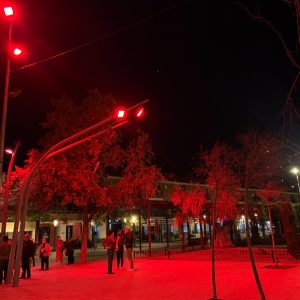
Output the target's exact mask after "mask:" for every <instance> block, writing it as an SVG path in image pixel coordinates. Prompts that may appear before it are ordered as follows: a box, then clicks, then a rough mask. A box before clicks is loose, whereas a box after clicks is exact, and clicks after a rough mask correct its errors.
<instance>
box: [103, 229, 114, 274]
mask: <svg viewBox="0 0 300 300" xmlns="http://www.w3.org/2000/svg"><path fill="white" fill-rule="evenodd" d="M103 247H104V249H107V259H108V264H107V274H114V273H113V271H112V264H113V259H114V253H115V238H114V232H113V230H111V229H108V230H107V232H106V238H105V239H104V241H103Z"/></svg>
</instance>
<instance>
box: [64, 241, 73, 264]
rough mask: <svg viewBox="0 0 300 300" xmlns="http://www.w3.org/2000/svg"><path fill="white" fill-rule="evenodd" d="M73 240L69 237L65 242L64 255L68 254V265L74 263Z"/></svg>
mask: <svg viewBox="0 0 300 300" xmlns="http://www.w3.org/2000/svg"><path fill="white" fill-rule="evenodd" d="M74 248H75V245H74V241H73V240H72V238H69V239H68V241H67V242H66V250H65V251H66V256H68V265H71V264H74V261H75V259H74Z"/></svg>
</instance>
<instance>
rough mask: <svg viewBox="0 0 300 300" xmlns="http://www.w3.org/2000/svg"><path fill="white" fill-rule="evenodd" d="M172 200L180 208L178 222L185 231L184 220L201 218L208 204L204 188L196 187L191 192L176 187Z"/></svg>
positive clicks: (171, 195)
mask: <svg viewBox="0 0 300 300" xmlns="http://www.w3.org/2000/svg"><path fill="white" fill-rule="evenodd" d="M170 199H171V201H172V202H173V204H174V205H175V206H176V207H178V208H179V212H178V213H177V217H176V220H177V222H178V225H179V226H181V228H182V229H183V227H182V226H183V223H184V220H188V218H189V217H194V218H199V223H200V215H201V212H202V211H203V207H204V205H205V203H206V193H205V190H203V187H201V186H200V185H196V186H195V187H194V188H192V189H189V190H185V191H184V190H183V189H182V188H181V187H180V186H175V188H174V190H173V191H172V192H171V193H170ZM182 246H183V247H184V232H183V230H182Z"/></svg>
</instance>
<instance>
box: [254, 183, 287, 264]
mask: <svg viewBox="0 0 300 300" xmlns="http://www.w3.org/2000/svg"><path fill="white" fill-rule="evenodd" d="M282 192H283V189H282V188H281V187H280V186H279V185H278V184H277V183H276V182H268V183H267V184H266V185H265V186H264V187H263V188H261V189H259V190H258V191H257V192H256V194H257V195H258V196H259V197H260V198H261V199H262V201H263V202H264V204H265V205H266V207H267V210H268V216H269V220H270V233H271V238H272V250H273V261H274V263H275V264H276V267H277V266H278V263H279V261H278V258H277V256H276V246H275V237H274V231H273V222H272V214H271V207H272V206H274V205H276V203H277V202H278V201H279V200H280V195H281V193H282Z"/></svg>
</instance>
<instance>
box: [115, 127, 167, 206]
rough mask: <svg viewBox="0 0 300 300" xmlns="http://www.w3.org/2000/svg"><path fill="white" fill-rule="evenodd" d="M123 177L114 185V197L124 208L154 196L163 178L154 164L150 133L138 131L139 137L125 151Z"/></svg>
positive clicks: (139, 204) (141, 202)
mask: <svg viewBox="0 0 300 300" xmlns="http://www.w3.org/2000/svg"><path fill="white" fill-rule="evenodd" d="M124 153H125V154H124V165H123V170H122V178H121V179H120V180H119V181H118V182H117V184H116V185H115V186H114V187H112V192H113V193H114V195H115V196H114V198H115V199H117V200H118V204H119V205H120V206H121V207H123V208H128V209H132V208H133V207H136V206H137V207H140V206H142V205H144V204H145V203H146V201H148V199H149V198H150V197H153V196H154V195H155V194H156V193H157V191H158V189H157V183H158V181H159V180H162V179H163V176H162V174H161V172H160V170H159V169H158V168H157V167H156V166H155V165H154V164H153V159H154V154H153V152H152V148H151V143H150V139H149V136H148V134H146V133H144V132H142V131H141V130H138V131H137V137H136V138H135V139H134V140H133V141H131V142H130V144H129V146H128V147H127V148H126V150H125V151H124Z"/></svg>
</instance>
